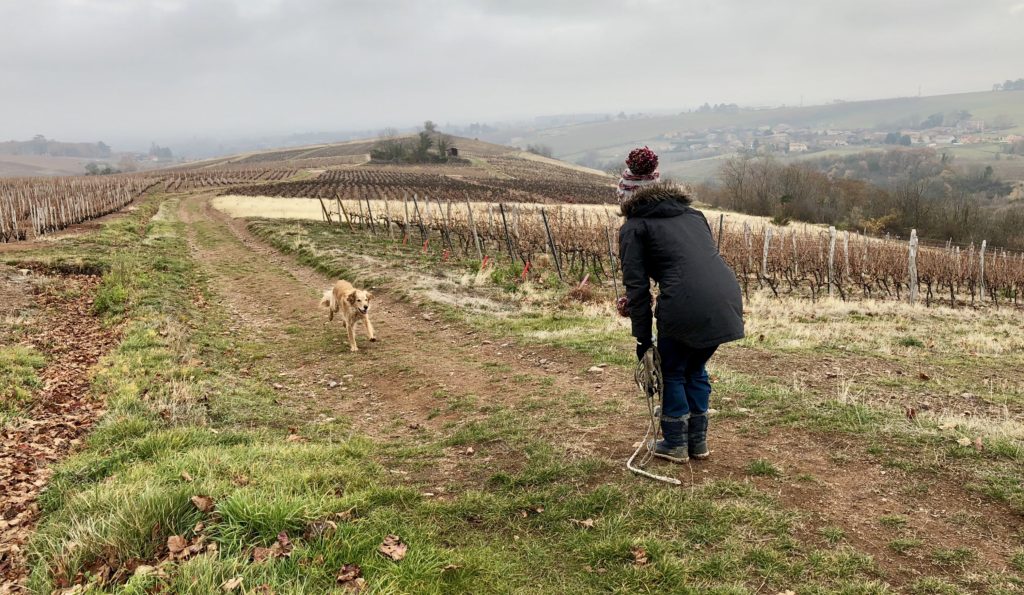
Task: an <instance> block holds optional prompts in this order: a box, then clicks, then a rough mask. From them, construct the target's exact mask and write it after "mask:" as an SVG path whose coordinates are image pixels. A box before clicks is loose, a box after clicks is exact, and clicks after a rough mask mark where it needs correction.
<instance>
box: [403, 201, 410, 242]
mask: <svg viewBox="0 0 1024 595" xmlns="http://www.w3.org/2000/svg"><path fill="white" fill-rule="evenodd" d="M402 207H403V208H404V209H405V216H404V217H403V218H402V244H405V243H406V242H408V241H409V195H408V194H406V193H405V192H403V193H402Z"/></svg>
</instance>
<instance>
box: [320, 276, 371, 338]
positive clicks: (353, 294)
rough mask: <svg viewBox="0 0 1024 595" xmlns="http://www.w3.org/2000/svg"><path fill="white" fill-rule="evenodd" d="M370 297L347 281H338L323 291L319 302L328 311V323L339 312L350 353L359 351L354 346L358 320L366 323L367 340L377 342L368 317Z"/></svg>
mask: <svg viewBox="0 0 1024 595" xmlns="http://www.w3.org/2000/svg"><path fill="white" fill-rule="evenodd" d="M372 297H373V294H372V293H370V292H369V291H366V290H364V289H356V288H355V287H354V286H353V285H352V284H351V283H349V282H348V281H338V282H337V283H335V284H334V287H333V288H331V289H327V290H325V291H324V297H323V299H322V300H320V305H321V306H324V307H326V308H327V310H328V315H327V320H328V322H329V321H331V320H334V315H335V314H337V313H338V312H339V311H340V312H341V320H342V322H344V323H345V328H346V329H347V330H348V346H349V349H350V350H351V351H359V347H357V346H356V322H357V321H358V320H359V319H360V318H362V319H363V321H364V322H366V335H367V336H368V337H369V339H370V340H371V341H376V340H377V337H376V336H375V335H374V334H373V323H371V322H370V316H369V311H370V299H371V298H372Z"/></svg>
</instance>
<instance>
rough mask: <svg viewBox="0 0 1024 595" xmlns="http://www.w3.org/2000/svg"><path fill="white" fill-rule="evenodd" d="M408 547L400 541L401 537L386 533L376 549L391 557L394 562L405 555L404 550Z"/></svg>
mask: <svg viewBox="0 0 1024 595" xmlns="http://www.w3.org/2000/svg"><path fill="white" fill-rule="evenodd" d="M408 549H409V546H407V545H406V544H404V543H402V539H401V538H400V537H399V536H397V535H388V536H387V537H385V538H384V543H382V544H380V548H378V551H380V553H382V554H384V556H386V557H388V558H391V559H392V560H394V561H395V562H398V561H399V560H401V559H402V558H404V557H405V552H406V551H407V550H408Z"/></svg>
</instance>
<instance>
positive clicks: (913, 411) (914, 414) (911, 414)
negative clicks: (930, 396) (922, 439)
mask: <svg viewBox="0 0 1024 595" xmlns="http://www.w3.org/2000/svg"><path fill="white" fill-rule="evenodd" d="M906 415H907V419H914V418H915V417H917V410H916V409H914V408H913V407H907V409H906Z"/></svg>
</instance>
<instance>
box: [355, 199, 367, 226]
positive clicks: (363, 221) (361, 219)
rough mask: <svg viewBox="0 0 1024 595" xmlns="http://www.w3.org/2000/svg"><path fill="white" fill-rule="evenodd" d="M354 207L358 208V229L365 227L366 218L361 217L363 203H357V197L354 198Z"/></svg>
mask: <svg viewBox="0 0 1024 595" xmlns="http://www.w3.org/2000/svg"><path fill="white" fill-rule="evenodd" d="M356 206H357V207H359V227H365V226H366V217H365V216H364V215H363V203H362V202H360V201H359V197H358V196H357V197H356Z"/></svg>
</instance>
